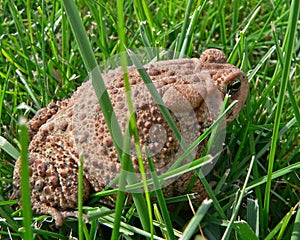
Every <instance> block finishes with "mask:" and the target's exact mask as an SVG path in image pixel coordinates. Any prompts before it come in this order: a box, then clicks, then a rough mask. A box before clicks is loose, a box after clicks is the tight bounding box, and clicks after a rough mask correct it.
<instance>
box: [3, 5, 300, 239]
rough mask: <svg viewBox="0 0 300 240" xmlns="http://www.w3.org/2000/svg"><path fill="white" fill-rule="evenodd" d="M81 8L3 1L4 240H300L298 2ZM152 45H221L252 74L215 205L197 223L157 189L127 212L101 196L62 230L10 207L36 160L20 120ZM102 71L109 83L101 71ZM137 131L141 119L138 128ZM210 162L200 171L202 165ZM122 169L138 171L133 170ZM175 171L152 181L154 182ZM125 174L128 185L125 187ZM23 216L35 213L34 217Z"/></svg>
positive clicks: (193, 52) (197, 48)
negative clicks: (26, 168)
mask: <svg viewBox="0 0 300 240" xmlns="http://www.w3.org/2000/svg"><path fill="white" fill-rule="evenodd" d="M75 4H76V5H74V4H72V2H71V1H62V2H61V1H54V0H51V1H42V2H32V1H21V0H17V1H9V0H3V1H2V2H1V4H0V23H1V24H0V49H1V52H0V63H1V64H0V100H1V101H0V115H1V120H0V121H1V125H0V126H1V128H0V149H1V150H0V177H1V184H0V217H1V218H0V238H4V239H6V238H9V236H11V237H12V238H13V239H18V238H22V237H23V238H26V237H27V239H30V238H31V235H32V238H33V239H54V238H60V239H68V238H69V237H71V236H76V237H79V239H107V238H110V231H109V229H113V231H112V234H113V239H116V238H117V237H123V239H136V238H141V236H145V237H147V238H154V239H159V237H160V238H168V239H175V238H177V237H182V239H189V238H190V237H191V233H193V235H195V234H198V235H200V230H199V227H198V225H199V224H200V226H201V228H202V229H201V232H203V233H204V235H205V236H206V237H207V239H243V240H244V239H293V240H296V239H300V227H299V224H300V220H299V216H300V208H299V202H300V180H299V172H300V161H299V159H300V151H299V149H300V147H299V145H300V144H299V136H300V133H299V129H300V114H299V105H300V70H299V69H300V60H299V59H300V37H299V33H300V25H299V8H300V7H299V1H297V0H295V1H291V2H290V1H286V0H279V1H276V2H268V1H251V2H249V1H245V0H241V1H217V2H210V1H198V2H196V1H186V2H184V1H169V2H167V3H166V2H164V1H151V2H149V3H147V2H145V1H136V0H134V1H128V2H127V1H126V2H123V1H117V4H115V3H106V2H104V1H103V2H102V1H99V2H98V1H92V0H88V1H76V3H75ZM65 10H67V11H66V14H64V12H65ZM70 20H71V21H70ZM297 21H298V22H297ZM297 23H298V24H297ZM81 26H82V27H81ZM142 47H158V48H161V49H165V48H168V49H170V50H172V51H175V52H176V54H177V57H179V56H189V57H199V55H200V54H201V52H202V51H204V50H205V49H207V48H210V47H216V48H219V49H222V50H223V51H224V52H225V53H226V55H227V56H228V61H229V62H230V63H232V64H235V65H236V66H238V67H240V68H241V69H242V70H243V71H244V72H245V73H246V74H247V76H248V78H249V85H250V89H249V94H248V98H247V101H246V104H245V106H244V108H243V110H242V111H241V112H240V114H239V116H238V118H237V119H236V120H234V121H233V122H232V123H231V124H230V125H229V126H228V127H227V129H226V133H227V136H226V141H225V144H226V145H224V150H223V152H222V155H221V156H220V158H219V159H218V163H217V165H216V166H215V167H214V169H213V171H212V173H211V179H204V181H203V184H204V185H205V186H206V188H207V190H208V192H209V194H210V196H211V198H212V199H213V200H214V201H213V202H212V203H210V202H208V203H205V204H204V205H201V206H200V208H198V209H195V212H196V214H195V216H194V217H193V218H191V221H188V220H186V219H183V218H182V217H181V216H180V215H176V213H174V212H171V213H170V214H169V213H168V211H167V208H166V202H168V201H172V200H166V199H165V198H164V197H163V196H162V193H161V191H159V190H158V191H157V192H156V195H157V199H158V201H157V203H150V202H149V201H147V200H146V199H149V197H147V196H146V198H144V196H143V195H142V194H137V195H134V203H135V204H134V205H133V206H132V207H129V208H124V206H123V199H124V196H122V195H123V191H119V192H118V191H117V190H114V191H116V192H114V193H117V192H118V194H119V200H118V201H117V204H116V208H115V209H108V208H106V207H104V206H101V204H100V205H99V204H96V203H95V201H96V199H97V196H99V194H98V195H97V194H95V195H96V196H95V197H93V199H91V201H90V202H91V204H90V206H89V203H84V205H83V207H82V208H81V205H79V207H80V208H79V210H80V214H81V212H82V211H83V213H84V214H87V216H88V217H89V219H90V223H89V224H86V223H85V222H83V221H80V222H79V226H80V228H79V230H78V225H77V224H78V223H77V220H76V219H72V218H70V219H67V220H66V222H65V224H64V226H63V227H62V228H61V229H55V227H53V223H49V222H48V221H47V220H50V218H47V216H34V217H35V218H34V219H31V217H30V208H29V207H28V204H27V205H26V206H24V209H23V212H22V213H21V211H19V210H15V209H14V208H13V207H12V204H15V203H16V201H12V200H9V197H10V194H11V192H12V174H13V167H14V163H15V161H16V159H17V158H18V156H19V154H20V153H22V154H25V155H26V153H24V151H23V152H21V146H23V147H22V148H23V150H24V149H26V148H25V145H26V141H25V142H24V138H20V136H22V135H19V134H26V131H25V133H24V130H25V129H24V125H19V122H20V121H19V119H20V117H22V116H25V117H26V118H28V119H30V118H31V117H33V115H34V114H35V112H36V111H37V110H39V109H40V108H42V107H44V106H46V105H47V104H48V103H49V102H50V101H51V100H54V101H57V100H62V99H65V98H68V97H69V96H71V94H72V92H74V90H75V89H76V88H77V87H78V86H79V85H80V84H81V83H82V82H83V81H85V80H86V78H87V76H88V73H91V71H92V70H93V69H94V67H95V66H96V65H97V63H100V62H104V61H106V60H107V59H109V58H110V57H112V56H114V55H115V54H117V53H118V52H120V51H124V50H125V49H131V50H134V49H137V48H142ZM147 54H148V55H149V56H153V55H151V54H154V52H153V51H152V52H151V51H149V52H147ZM123 63H124V62H123ZM125 65H126V63H124V66H125ZM92 74H97V76H100V72H98V71H97V70H96V71H92ZM145 78H147V77H145ZM125 79H126V78H125ZM95 84H99V82H96V83H95ZM100 87H101V85H100ZM127 87H128V88H129V87H130V86H127ZM100 95H101V97H99V100H100V103H101V104H102V105H101V107H102V109H107V110H105V112H106V114H107V120H109V119H110V115H109V114H110V113H111V111H110V109H111V104H110V102H109V101H108V96H107V95H105V94H100ZM129 103H130V101H129ZM134 124H135V123H134V119H132V120H131V122H130V125H131V127H132V126H134ZM170 124H172V123H170ZM133 129H134V128H133ZM126 134H129V132H128V133H126ZM126 134H125V136H124V138H123V139H124V142H123V144H124V147H126V146H127V145H128V141H127V140H128V136H127V135H126ZM25 140H26V138H25ZM199 141H200V139H199ZM24 144H25V145H24ZM127 147H128V146H127ZM136 147H137V149H138V148H139V146H138V145H137V146H136ZM187 147H189V146H187ZM185 154H186V156H188V152H186V153H185ZM119 155H120V157H122V162H123V163H127V162H128V161H127V160H128V159H129V157H130V156H128V155H126V154H123V155H122V151H121V150H119ZM202 160H205V159H200V160H199V161H198V162H196V163H195V164H194V165H193V166H190V167H191V168H192V167H199V166H201V164H202ZM149 165H150V166H151V159H149ZM141 167H142V166H141ZM122 168H123V169H124V170H128V171H130V170H131V168H130V164H129V165H128V166H127V165H126V164H123V165H122ZM186 170H187V169H185V168H178V169H174V170H172V171H171V172H170V173H168V174H180V173H182V172H184V171H186ZM168 174H165V175H163V176H155V175H154V176H153V182H154V184H159V180H162V179H166V178H168V177H169V176H168ZM125 177H126V176H124V179H123V180H122V177H121V179H119V181H123V183H124V184H125V182H124V180H125ZM211 181H213V182H214V183H215V184H214V186H213V187H211V186H210V185H209V184H208V183H209V182H211ZM26 182H27V183H28V180H26V176H25V179H23V183H24V185H26ZM121 183H122V182H121ZM132 184H135V187H139V188H145V187H146V186H147V185H146V182H145V181H143V183H139V184H136V180H135V179H132ZM122 187H123V188H124V187H125V185H122V184H121V185H120V188H121V190H122ZM127 188H128V187H127ZM111 192H113V191H111V190H108V191H107V192H102V193H100V194H102V195H104V194H108V193H111ZM27 195H28V194H27ZM24 199H25V202H26V193H25V195H24ZM182 199H185V200H186V198H184V197H182V198H180V199H179V201H180V200H182ZM27 200H28V196H27ZM93 206H99V208H92V207H93ZM81 209H83V210H81ZM21 216H22V217H23V216H27V217H26V218H24V222H23V221H22V220H23V218H21ZM149 222H152V223H151V224H149ZM30 223H32V225H31V228H30V227H29V226H30ZM99 224H100V226H101V227H100V228H99V227H98V226H99ZM31 231H32V233H31ZM107 232H108V233H107Z"/></svg>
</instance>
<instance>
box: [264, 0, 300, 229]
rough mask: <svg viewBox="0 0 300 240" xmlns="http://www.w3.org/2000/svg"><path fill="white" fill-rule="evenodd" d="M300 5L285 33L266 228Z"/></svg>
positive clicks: (266, 199)
mask: <svg viewBox="0 0 300 240" xmlns="http://www.w3.org/2000/svg"><path fill="white" fill-rule="evenodd" d="M299 5H300V3H299V1H298V0H293V1H292V3H291V8H290V9H291V11H290V16H289V21H288V26H287V32H286V35H285V41H284V43H283V49H284V50H285V55H284V66H283V72H282V79H281V85H280V90H279V96H278V107H277V108H276V113H275V122H274V129H273V134H272V143H271V149H270V155H269V165H268V179H267V184H266V190H265V197H264V219H263V223H264V228H265V229H267V228H268V219H269V209H270V196H271V194H270V192H271V184H272V172H273V164H274V161H275V155H276V151H277V141H278V135H279V127H280V121H281V115H282V109H283V106H284V99H285V93H286V88H287V83H288V80H289V75H290V67H291V60H292V52H293V48H294V41H295V34H296V30H297V21H298V16H299V9H300V7H299Z"/></svg>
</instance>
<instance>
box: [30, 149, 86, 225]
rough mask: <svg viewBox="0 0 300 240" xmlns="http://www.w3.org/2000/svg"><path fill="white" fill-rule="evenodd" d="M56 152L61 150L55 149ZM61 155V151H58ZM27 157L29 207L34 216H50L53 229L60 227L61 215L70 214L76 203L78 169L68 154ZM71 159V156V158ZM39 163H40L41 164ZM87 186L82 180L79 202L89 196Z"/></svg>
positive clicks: (33, 154)
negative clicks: (29, 186) (29, 172)
mask: <svg viewBox="0 0 300 240" xmlns="http://www.w3.org/2000/svg"><path fill="white" fill-rule="evenodd" d="M56 150H62V149H60V148H59V147H57V148H56ZM62 151H63V150H62ZM60 156H61V157H60V158H58V157H57V156H56V155H55V154H54V151H53V152H52V153H49V154H45V153H43V154H39V153H31V154H30V155H29V157H30V168H31V169H30V170H31V177H30V185H31V203H32V209H33V212H34V213H36V214H49V215H51V216H53V218H54V219H55V221H56V225H57V226H61V225H62V223H63V219H64V215H66V214H63V212H68V211H70V212H72V211H71V210H74V209H75V208H77V203H78V165H77V163H76V162H77V161H76V157H74V158H75V159H74V158H72V157H70V156H72V154H71V153H70V152H67V153H66V152H65V154H60ZM73 156H74V155H73ZM40 159H43V161H41V160H40ZM90 192H91V188H90V183H89V182H88V180H87V179H86V178H84V179H83V201H85V200H86V199H87V198H88V196H89V195H90Z"/></svg>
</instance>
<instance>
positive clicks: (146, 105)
mask: <svg viewBox="0 0 300 240" xmlns="http://www.w3.org/2000/svg"><path fill="white" fill-rule="evenodd" d="M144 68H145V70H146V71H147V73H148V74H149V76H150V78H151V80H152V82H153V85H154V86H155V88H156V89H157V92H158V93H159V95H160V97H161V100H162V102H163V104H164V105H165V107H166V108H167V109H169V112H170V114H171V116H172V118H173V121H174V123H175V125H176V126H177V128H178V129H179V131H180V133H181V137H182V139H180V141H179V140H178V138H177V137H176V136H175V134H174V132H173V130H172V129H171V128H170V127H169V124H168V123H167V121H166V120H165V118H164V116H163V115H162V113H161V111H160V108H159V104H161V103H159V104H157V103H156V101H155V100H153V98H152V96H151V95H150V93H149V91H148V89H147V86H146V84H145V83H144V82H143V80H142V78H141V77H140V75H139V72H138V71H137V69H136V68H135V67H134V66H130V67H128V76H129V81H130V86H131V95H132V102H133V106H134V114H135V118H136V125H137V130H138V136H139V144H140V146H141V152H142V158H143V162H144V165H145V168H146V172H147V173H150V170H149V166H148V156H149V155H150V157H151V160H152V162H153V164H154V167H155V170H156V171H157V173H158V174H163V173H165V172H167V171H168V169H169V168H170V167H171V166H172V165H173V164H174V163H175V162H176V160H177V159H178V158H179V157H180V156H181V155H182V153H183V152H184V149H183V147H182V140H183V141H184V143H185V144H186V146H189V145H190V144H192V143H193V142H194V141H195V140H196V139H197V138H198V137H199V136H200V135H201V134H202V133H203V132H204V131H205V130H206V129H207V128H208V127H209V126H211V124H212V123H213V121H214V120H215V119H216V118H217V117H218V114H219V111H220V108H221V106H222V103H223V99H224V96H225V95H226V94H227V93H228V94H229V95H230V96H231V98H230V101H231V102H232V101H234V100H237V104H236V105H235V106H234V107H233V109H232V110H231V112H230V113H229V114H227V116H226V120H227V122H228V121H231V120H232V119H234V118H235V117H236V116H237V114H238V113H239V111H240V110H241V109H242V107H243V105H244V103H245V100H246V96H247V92H248V80H247V77H246V75H245V74H244V73H243V72H242V71H241V70H240V69H238V68H237V67H235V66H234V65H231V64H228V63H227V61H226V56H225V54H224V53H223V52H222V51H220V50H217V49H208V50H206V51H204V52H203V53H202V55H201V56H200V58H199V59H198V58H191V59H177V60H164V61H158V62H154V63H149V64H147V65H145V66H144ZM103 79H104V81H105V84H106V87H107V92H108V94H109V96H110V99H111V102H112V105H113V108H114V111H115V120H116V121H117V122H118V124H119V126H120V128H121V131H122V133H123V134H124V133H125V130H126V127H127V123H128V107H127V101H126V93H125V88H124V81H123V70H122V69H121V68H117V69H114V70H109V71H107V72H106V73H104V74H103ZM93 81H96V79H94V80H93ZM112 122H113V123H114V121H112ZM28 128H29V134H30V139H31V142H30V145H29V155H28V158H29V165H30V186H31V204H32V209H33V212H34V213H35V214H49V215H52V216H53V217H54V219H55V220H56V224H57V226H62V224H63V220H64V217H65V216H66V215H67V214H66V213H67V212H70V211H74V209H75V208H76V207H77V194H78V181H77V179H78V165H79V155H80V154H82V155H83V159H84V162H83V172H84V179H83V181H84V182H83V200H84V201H85V200H87V199H88V198H89V196H90V194H91V193H94V192H99V191H101V190H103V189H104V188H105V187H107V186H108V185H109V184H111V181H112V180H114V179H115V178H116V177H117V176H118V174H119V172H120V170H121V164H120V158H119V157H118V154H117V151H116V147H115V145H114V144H113V138H112V136H111V134H110V132H109V129H108V127H107V124H106V121H105V119H104V116H103V113H102V111H101V107H100V105H99V103H98V98H97V96H96V94H95V91H94V88H93V84H92V80H91V79H90V80H88V81H87V82H85V83H83V84H82V86H80V87H79V88H78V89H77V91H76V92H74V93H73V95H72V96H71V98H69V99H66V100H64V101H58V102H56V103H54V102H51V103H50V104H49V105H48V106H47V107H45V108H43V109H41V110H39V111H38V112H37V113H36V115H35V116H34V117H33V119H31V120H30V121H29V122H28ZM112 128H113V126H112ZM118 141H123V140H122V139H117V142H118ZM132 145H133V146H132V148H131V149H130V155H131V159H132V163H133V167H134V169H135V171H136V172H137V174H139V165H138V159H137V156H136V152H135V146H134V144H132ZM204 149H205V141H204V142H201V143H200V144H199V146H198V147H197V148H196V149H195V151H193V152H191V155H192V157H193V159H197V158H199V157H201V156H202V153H203V151H204ZM146 153H147V154H146ZM193 159H191V158H187V159H184V160H183V162H182V163H181V165H182V164H188V162H189V161H191V160H193ZM193 176H194V171H190V172H187V173H184V174H183V175H181V176H179V177H177V178H174V179H172V180H171V181H166V182H165V184H164V185H163V192H164V195H165V197H172V196H178V195H182V194H185V193H186V192H187V190H188V186H189V183H190V181H191V179H192V178H193ZM13 185H14V192H13V195H12V196H13V198H18V199H19V198H20V159H19V160H18V161H17V162H16V165H15V169H14V181H13ZM115 186H117V185H114V186H111V187H115ZM190 192H195V193H198V195H199V197H198V202H201V201H202V200H203V199H204V198H206V197H207V193H206V191H205V189H204V187H203V186H202V184H201V181H200V179H197V180H196V181H195V182H194V184H193V186H192V188H191V189H190ZM113 199H114V197H110V198H108V197H107V198H106V197H104V198H103V202H104V203H108V204H111V201H113ZM112 204H113V203H112Z"/></svg>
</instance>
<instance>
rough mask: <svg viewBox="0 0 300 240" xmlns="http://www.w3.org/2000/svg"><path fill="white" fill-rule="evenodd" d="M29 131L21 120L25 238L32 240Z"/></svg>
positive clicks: (22, 195)
mask: <svg viewBox="0 0 300 240" xmlns="http://www.w3.org/2000/svg"><path fill="white" fill-rule="evenodd" d="M28 143H29V137H28V130H27V126H26V122H25V119H20V144H21V146H22V147H21V154H20V156H21V159H20V160H21V176H22V178H21V198H22V201H21V204H22V209H23V226H24V228H25V231H24V234H23V238H24V239H25V240H26V239H28V240H30V239H32V228H31V221H32V212H31V204H30V186H29V182H30V181H29V163H28Z"/></svg>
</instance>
